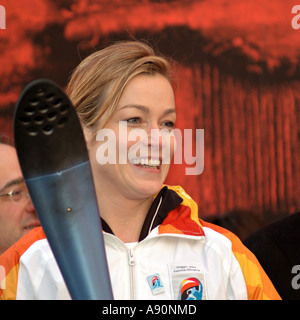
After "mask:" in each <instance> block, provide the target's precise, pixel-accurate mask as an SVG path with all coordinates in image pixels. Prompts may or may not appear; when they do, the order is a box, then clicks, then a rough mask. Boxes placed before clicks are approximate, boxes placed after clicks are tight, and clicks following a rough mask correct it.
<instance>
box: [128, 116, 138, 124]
mask: <svg viewBox="0 0 300 320" xmlns="http://www.w3.org/2000/svg"><path fill="white" fill-rule="evenodd" d="M126 121H127V123H129V124H140V123H141V118H138V117H133V118H129V119H127V120H126Z"/></svg>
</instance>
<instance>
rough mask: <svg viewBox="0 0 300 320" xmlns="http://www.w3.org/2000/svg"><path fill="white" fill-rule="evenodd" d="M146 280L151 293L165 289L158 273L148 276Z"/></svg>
mask: <svg viewBox="0 0 300 320" xmlns="http://www.w3.org/2000/svg"><path fill="white" fill-rule="evenodd" d="M147 281H148V283H149V286H150V289H151V291H152V294H153V295H156V294H159V293H162V292H164V291H165V288H164V286H163V284H162V281H161V278H160V275H159V273H156V274H152V275H151V276H148V277H147Z"/></svg>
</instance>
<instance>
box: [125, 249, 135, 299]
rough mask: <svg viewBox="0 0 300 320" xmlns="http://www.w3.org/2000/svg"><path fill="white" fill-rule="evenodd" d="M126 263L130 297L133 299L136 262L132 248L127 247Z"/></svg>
mask: <svg viewBox="0 0 300 320" xmlns="http://www.w3.org/2000/svg"><path fill="white" fill-rule="evenodd" d="M127 252H128V263H129V278H130V279H129V281H130V299H131V300H134V299H135V292H134V291H135V290H134V266H135V263H136V260H135V254H134V251H133V249H129V250H128V251H127Z"/></svg>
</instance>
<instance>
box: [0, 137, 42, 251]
mask: <svg viewBox="0 0 300 320" xmlns="http://www.w3.org/2000/svg"><path fill="white" fill-rule="evenodd" d="M4 137H5V136H3V135H1V136H0V159H1V161H0V254H2V253H3V252H4V251H5V250H6V249H8V248H9V247H10V246H11V245H13V244H14V243H15V242H16V241H17V240H19V239H20V238H21V237H22V236H23V235H25V234H26V233H28V232H29V231H30V230H32V229H33V228H35V227H37V226H39V225H40V223H39V220H38V218H37V215H36V212H35V210H34V207H33V204H32V201H31V199H30V198H29V196H28V190H27V188H26V186H25V182H24V179H23V175H22V172H21V168H20V165H19V161H18V157H17V153H16V149H15V148H14V147H13V146H12V144H11V143H10V142H9V141H7V139H4Z"/></svg>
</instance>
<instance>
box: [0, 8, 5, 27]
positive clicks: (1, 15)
mask: <svg viewBox="0 0 300 320" xmlns="http://www.w3.org/2000/svg"><path fill="white" fill-rule="evenodd" d="M0 29H6V10H5V8H4V7H3V6H1V5H0Z"/></svg>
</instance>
